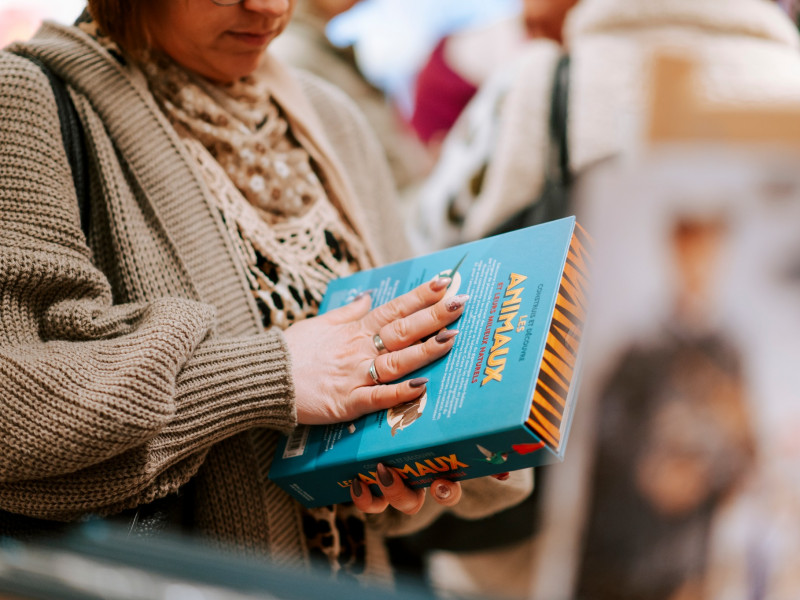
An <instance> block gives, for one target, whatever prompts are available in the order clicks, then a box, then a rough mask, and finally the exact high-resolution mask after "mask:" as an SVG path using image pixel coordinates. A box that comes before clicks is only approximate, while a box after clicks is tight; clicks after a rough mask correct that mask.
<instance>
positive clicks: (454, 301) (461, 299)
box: [444, 294, 469, 312]
mask: <svg viewBox="0 0 800 600" xmlns="http://www.w3.org/2000/svg"><path fill="white" fill-rule="evenodd" d="M467 300H469V296H468V295H467V294H459V295H458V296H453V297H452V298H449V299H448V300H447V301H446V302H445V303H444V306H445V308H446V309H447V311H448V312H456V311H457V310H458V309H459V308H461V307H462V306H464V303H465V302H466V301H467Z"/></svg>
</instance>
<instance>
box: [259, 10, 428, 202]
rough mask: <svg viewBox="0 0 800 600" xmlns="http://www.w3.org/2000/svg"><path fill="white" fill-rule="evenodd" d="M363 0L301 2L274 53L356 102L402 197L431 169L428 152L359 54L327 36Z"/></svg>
mask: <svg viewBox="0 0 800 600" xmlns="http://www.w3.org/2000/svg"><path fill="white" fill-rule="evenodd" d="M359 1H360V0H298V3H297V7H296V9H295V14H294V16H293V17H292V20H291V22H290V23H289V25H288V27H287V28H286V31H284V32H283V33H282V34H281V35H280V37H279V38H278V39H276V40H275V42H274V43H273V44H272V47H271V49H270V51H271V52H272V53H273V55H274V56H275V57H276V58H278V59H279V60H282V61H283V62H285V63H286V64H288V65H291V66H294V67H298V68H301V69H303V70H305V71H308V72H310V73H313V74H315V75H317V76H318V77H322V78H323V79H327V80H328V81H330V82H331V83H333V84H334V85H336V87H338V88H339V89H341V90H343V91H344V92H345V93H346V94H347V95H348V96H350V97H351V98H352V99H353V100H354V101H355V102H356V104H357V105H358V107H359V108H360V109H361V112H363V113H364V116H365V117H366V118H367V121H369V124H370V126H371V127H372V129H373V130H374V131H375V133H376V134H377V136H378V139H379V140H380V142H381V145H382V146H383V148H384V150H385V152H386V156H387V158H388V160H389V166H390V168H391V170H392V175H393V176H394V180H395V183H396V185H397V187H398V188H399V190H400V191H401V192H402V191H403V190H406V189H407V188H409V186H412V185H413V184H415V183H416V182H417V181H419V180H420V179H421V178H422V177H423V176H424V175H425V174H427V172H428V171H429V170H430V167H431V165H430V161H429V160H428V158H427V156H426V153H425V149H424V148H423V147H422V144H421V143H420V142H419V140H418V139H417V138H416V136H415V135H414V132H413V131H412V130H411V129H410V128H409V127H408V125H407V124H406V123H405V121H404V120H403V118H402V117H401V115H400V113H399V110H398V109H397V107H396V106H394V104H393V102H392V101H391V100H390V99H389V98H387V96H386V94H385V93H384V91H383V90H381V89H380V88H378V87H376V86H375V85H373V84H372V83H370V81H369V80H367V78H366V77H365V76H364V74H363V73H362V71H361V69H360V67H359V65H358V62H357V57H356V55H355V49H354V48H353V47H352V46H347V47H343V48H340V47H338V46H335V45H334V44H332V43H331V41H330V40H329V38H328V36H327V35H326V33H325V28H326V26H327V24H328V23H329V22H330V21H331V20H332V19H334V18H335V17H337V16H339V15H341V14H343V13H345V12H346V11H348V10H349V9H350V8H352V7H353V6H354V5H356V4H357V3H358V2H359Z"/></svg>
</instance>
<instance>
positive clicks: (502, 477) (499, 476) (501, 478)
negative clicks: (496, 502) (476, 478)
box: [492, 471, 511, 481]
mask: <svg viewBox="0 0 800 600" xmlns="http://www.w3.org/2000/svg"><path fill="white" fill-rule="evenodd" d="M492 477H494V478H495V479H497V481H505V480H506V479H508V478H509V477H511V473H509V472H508V471H506V472H505V473H497V474H496V475H492Z"/></svg>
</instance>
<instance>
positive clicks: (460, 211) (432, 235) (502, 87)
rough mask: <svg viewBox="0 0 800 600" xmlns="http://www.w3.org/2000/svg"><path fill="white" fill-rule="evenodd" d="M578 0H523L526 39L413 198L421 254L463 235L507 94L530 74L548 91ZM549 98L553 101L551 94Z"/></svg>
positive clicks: (542, 115) (537, 110)
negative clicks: (567, 21) (568, 19)
mask: <svg viewBox="0 0 800 600" xmlns="http://www.w3.org/2000/svg"><path fill="white" fill-rule="evenodd" d="M576 2H577V0H525V1H524V2H523V8H522V14H521V16H520V18H518V19H517V20H516V21H517V24H518V26H520V29H521V30H523V31H524V36H525V39H526V41H525V43H524V44H523V45H521V46H517V45H515V46H514V47H515V53H514V56H513V60H507V61H506V64H505V66H503V67H502V68H499V69H497V68H495V70H494V71H495V72H494V73H493V74H492V76H491V77H489V78H488V79H487V80H486V81H485V82H484V83H483V85H482V86H481V88H480V91H479V92H478V93H477V94H476V95H475V97H474V98H472V99H471V101H470V102H469V104H468V106H467V107H466V108H465V109H464V111H463V113H461V115H460V117H459V118H458V120H457V122H456V124H455V125H454V126H453V128H452V129H451V130H450V131H449V133H448V134H447V137H446V138H445V139H444V142H443V143H442V147H441V152H440V154H439V158H438V161H437V163H436V167H435V168H434V170H433V172H432V173H431V175H430V176H429V177H427V178H426V180H425V182H424V183H423V185H421V186H420V189H419V191H418V193H417V194H416V195H415V196H414V198H413V199H411V200H410V202H409V204H410V206H409V207H408V209H409V211H410V213H411V214H410V221H409V226H410V231H409V237H410V238H411V240H412V242H413V244H414V246H415V250H416V251H417V252H419V253H422V252H429V251H432V250H435V249H439V248H444V247H447V246H450V245H453V244H455V243H458V242H459V241H461V240H462V239H463V236H462V233H461V226H462V224H463V221H464V214H465V212H467V211H468V210H469V209H470V207H471V206H472V205H473V204H474V203H475V202H477V201H478V199H479V198H480V197H481V195H482V192H483V188H484V182H485V177H486V174H487V170H488V169H489V167H490V160H492V161H493V156H494V155H495V154H497V152H498V150H499V144H500V143H501V142H500V141H499V137H500V135H501V131H502V125H503V122H504V120H505V119H506V118H507V112H508V111H507V109H504V104H505V103H506V99H507V97H508V96H509V92H510V90H511V89H512V86H516V85H519V84H520V80H521V79H523V78H525V77H532V78H534V79H535V80H536V81H537V82H538V83H539V84H540V85H542V84H543V81H544V79H545V78H547V81H548V84H547V87H546V89H542V90H541V92H542V93H548V94H549V81H550V79H551V76H550V73H551V71H552V63H551V61H552V60H553V59H554V58H555V57H556V56H557V55H558V52H559V44H561V43H562V28H563V24H564V21H565V19H566V17H567V14H568V13H569V11H570V10H571V9H572V7H573V6H575V4H576ZM522 26H524V29H522ZM510 54H511V53H510V52H509V55H510ZM531 54H536V55H540V54H543V55H544V57H545V58H544V59H541V60H539V61H537V64H536V65H534V66H529V65H528V62H529V60H528V58H527V57H528V56H529V55H531ZM532 68H536V69H539V70H540V71H541V72H540V73H536V74H532V73H530V72H529V70H530V69H532ZM537 96H541V94H537ZM547 98H548V101H549V95H548V96H547ZM542 99H543V98H542ZM537 100H538V98H537ZM547 111H549V104H547V105H546V104H545V103H542V104H541V105H538V104H535V105H534V106H532V107H531V111H530V114H529V115H527V116H529V117H530V118H529V121H530V122H531V123H533V122H535V123H536V126H543V124H545V123H546V119H547V116H546V112H547ZM526 125H530V123H526ZM523 131H525V130H523ZM505 133H506V135H507V136H512V137H511V139H507V140H504V141H503V142H502V143H504V144H506V143H513V144H514V145H516V144H517V142H516V140H514V139H513V131H508V132H505ZM540 143H541V145H542V148H540V149H538V151H539V152H543V149H544V147H545V142H544V140H541V142H540ZM526 156H528V155H526V154H523V155H521V156H519V157H517V161H518V162H521V161H522V160H527V159H526ZM493 168H494V169H496V168H497V167H493ZM508 185H509V186H512V187H513V185H514V181H509V182H508Z"/></svg>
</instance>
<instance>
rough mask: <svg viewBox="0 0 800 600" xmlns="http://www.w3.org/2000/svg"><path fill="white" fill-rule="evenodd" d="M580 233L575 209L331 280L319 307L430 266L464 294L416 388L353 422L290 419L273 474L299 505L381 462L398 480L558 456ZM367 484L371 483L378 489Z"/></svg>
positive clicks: (569, 376)
mask: <svg viewBox="0 0 800 600" xmlns="http://www.w3.org/2000/svg"><path fill="white" fill-rule="evenodd" d="M589 243H590V242H589V240H588V238H587V235H586V233H585V232H584V231H583V229H582V228H581V227H580V225H578V224H577V223H576V221H575V218H574V217H568V218H565V219H559V220H557V221H552V222H549V223H545V224H542V225H536V226H534V227H528V228H525V229H520V230H517V231H512V232H510V233H505V234H502V235H498V236H494V237H490V238H486V239H482V240H478V241H475V242H470V243H467V244H462V245H459V246H453V247H452V248H448V249H446V250H441V251H439V252H434V253H432V254H428V255H425V256H421V257H417V258H413V259H410V260H406V261H402V262H398V263H394V264H390V265H386V266H383V267H379V268H376V269H371V270H367V271H362V272H359V273H356V274H354V275H351V276H348V277H344V278H341V279H338V280H335V281H332V282H331V283H330V285H329V287H328V290H327V292H326V294H325V298H324V299H323V302H322V306H321V309H320V312H324V311H326V310H331V309H333V308H336V307H339V306H342V305H343V304H346V303H347V302H350V301H352V300H353V298H355V296H356V295H357V294H358V293H360V292H362V291H365V290H374V291H373V292H372V298H373V306H378V305H380V304H383V303H385V302H387V301H389V300H391V299H392V298H394V297H395V296H398V295H400V294H403V293H405V292H407V291H409V290H411V289H412V288H414V287H416V286H417V285H419V284H421V283H422V282H424V281H426V280H430V279H432V278H434V277H436V276H437V275H450V276H452V278H453V281H452V283H451V284H450V287H449V288H448V291H447V294H448V295H451V294H456V293H460V294H461V293H465V294H468V295H469V297H470V299H469V301H468V302H467V304H466V307H465V309H464V313H463V314H462V316H461V317H460V319H459V320H458V321H457V322H456V323H454V324H453V325H451V328H455V329H458V330H459V335H458V336H457V337H456V342H455V345H454V347H453V349H452V350H451V351H450V352H449V353H448V354H447V355H446V356H445V357H443V358H441V359H439V360H438V361H436V362H434V363H433V364H430V365H428V366H426V367H424V368H422V369H420V370H418V371H416V372H415V373H413V374H412V375H410V376H409V377H427V378H428V379H429V382H428V384H427V391H426V393H425V394H423V395H422V396H421V397H420V398H418V399H416V400H414V401H412V402H407V403H404V404H401V405H398V406H395V407H393V408H391V409H389V410H382V411H379V412H376V413H372V414H369V415H365V416H363V417H361V418H359V419H358V420H356V421H354V422H349V423H339V424H336V425H324V426H323V425H314V426H300V427H298V428H297V429H296V430H295V431H294V432H293V433H292V435H290V436H289V437H288V438H285V439H283V440H282V441H281V443H280V444H279V445H278V449H277V452H276V455H275V458H274V462H273V465H272V468H271V470H270V474H269V477H270V479H272V480H273V481H274V482H275V483H276V484H277V485H279V486H281V487H282V488H283V489H285V490H286V491H287V492H288V493H290V494H291V495H292V496H294V497H295V498H297V500H299V501H300V502H301V503H303V504H304V505H306V506H308V507H316V506H324V505H328V504H336V503H339V502H346V501H349V500H350V490H349V488H350V483H351V481H352V479H353V478H354V477H359V478H360V479H361V480H362V481H363V482H365V483H366V484H369V485H371V484H375V479H376V471H375V470H376V466H377V463H378V462H383V463H384V464H386V465H389V466H392V467H395V468H397V469H398V470H399V472H400V475H401V477H403V478H404V479H405V481H406V483H407V484H408V485H410V486H411V487H424V486H427V485H430V484H431V482H432V481H433V480H435V479H437V478H439V477H446V478H449V479H453V480H462V479H470V478H473V477H482V476H486V475H493V474H496V473H501V472H504V471H513V470H516V469H522V468H526V467H533V466H537V465H541V464H545V463H549V462H554V461H560V460H563V457H564V452H565V449H566V444H567V436H568V433H569V427H570V422H571V420H572V413H573V409H574V402H575V395H576V388H577V384H578V372H579V349H580V341H581V335H582V330H583V323H584V319H585V310H586V302H587V293H588V267H589V261H590V256H589V253H588V249H589ZM373 490H375V491H377V488H376V487H373Z"/></svg>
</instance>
